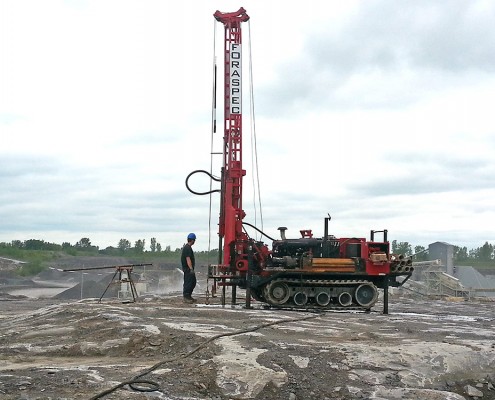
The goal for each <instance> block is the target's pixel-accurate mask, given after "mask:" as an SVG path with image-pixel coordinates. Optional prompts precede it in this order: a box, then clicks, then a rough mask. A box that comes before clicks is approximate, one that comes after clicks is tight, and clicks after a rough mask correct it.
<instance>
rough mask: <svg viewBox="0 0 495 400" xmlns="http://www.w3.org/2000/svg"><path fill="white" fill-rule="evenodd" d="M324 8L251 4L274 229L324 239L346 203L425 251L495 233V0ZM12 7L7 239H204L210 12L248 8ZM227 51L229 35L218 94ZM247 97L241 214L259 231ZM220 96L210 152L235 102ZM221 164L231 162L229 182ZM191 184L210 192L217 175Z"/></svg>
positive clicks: (0, 99)
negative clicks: (198, 172)
mask: <svg viewBox="0 0 495 400" xmlns="http://www.w3.org/2000/svg"><path fill="white" fill-rule="evenodd" d="M311 5H312V6H311V7H302V6H301V5H300V4H297V3H294V4H293V3H290V4H289V3H287V2H282V1H273V2H270V3H266V2H265V3H263V4H261V3H259V2H255V1H251V0H246V2H245V3H244V7H245V8H246V9H247V11H248V13H249V15H250V16H251V20H250V22H249V24H244V25H243V29H244V30H243V34H244V43H245V45H248V44H249V38H250V39H251V42H252V50H253V73H254V82H253V83H254V93H255V100H256V102H255V105H256V108H255V111H256V117H257V119H256V130H257V148H258V151H259V159H258V161H259V167H260V185H261V196H262V203H263V205H264V209H263V216H264V220H265V221H264V229H265V230H266V232H267V233H268V234H269V235H271V236H273V237H276V236H278V232H277V231H276V228H277V227H278V226H287V227H289V231H288V234H289V235H291V236H292V237H293V236H296V235H297V232H298V230H299V229H308V228H312V229H314V231H315V233H316V234H317V235H321V234H322V231H323V218H324V217H325V216H326V213H327V212H330V213H331V214H332V217H333V220H332V227H333V228H334V229H335V230H334V232H333V233H334V234H335V235H337V236H360V237H361V236H367V235H368V234H369V230H370V229H383V228H387V229H389V232H390V238H391V239H394V238H396V239H399V240H401V241H409V242H411V243H412V244H421V245H427V244H428V243H429V242H431V241H436V240H442V241H447V242H452V243H454V244H458V245H469V246H472V247H476V246H479V245H482V244H483V243H484V241H486V240H489V241H490V240H492V241H493V240H495V238H494V235H493V233H492V232H493V231H492V227H491V225H490V224H489V221H491V220H493V218H492V217H493V214H494V213H495V208H494V206H493V205H492V204H491V203H490V201H489V200H488V199H490V198H493V193H492V190H493V188H494V187H495V185H494V183H495V182H494V176H495V174H494V172H495V171H494V167H493V165H494V164H493V161H492V155H493V153H494V151H495V140H494V139H493V138H494V137H495V135H494V132H493V124H492V116H491V114H492V110H491V108H492V104H493V103H494V100H495V99H494V94H493V93H495V75H494V69H493V65H494V63H493V61H494V60H493V51H492V43H493V38H494V36H495V29H494V28H493V26H492V25H493V24H492V23H491V21H492V20H493V16H494V13H495V7H494V6H493V3H492V2H490V1H483V0H479V1H461V0H459V1H453V2H451V3H449V5H445V4H444V3H443V2H436V1H434V2H431V1H427V2H425V1H418V2H414V3H408V4H406V5H405V4H402V3H401V4H400V5H399V4H398V3H397V4H395V3H393V4H392V3H390V2H383V1H376V2H364V1H353V2H328V1H317V2H313V3H312V4H311ZM1 7H2V9H1V10H0V14H1V18H2V20H1V23H0V25H1V27H0V29H1V35H0V37H1V41H0V86H1V87H0V89H1V90H0V138H1V141H2V143H1V147H0V167H1V168H0V186H1V188H2V193H1V194H0V219H1V221H2V226H1V227H0V241H10V240H13V239H20V240H26V239H30V238H40V239H44V240H47V241H53V242H57V243H61V242H62V241H70V242H72V243H75V242H76V241H78V240H79V239H80V238H81V237H90V239H91V240H92V242H93V244H96V245H99V246H100V247H106V246H110V245H113V246H116V245H117V243H118V240H119V239H121V238H127V239H129V240H130V241H131V242H134V241H135V240H138V239H146V240H147V242H148V244H149V239H150V238H151V237H156V238H157V240H158V241H159V242H160V243H162V245H163V246H166V245H171V247H172V248H175V247H179V246H180V245H182V243H183V241H184V240H183V237H184V236H185V234H187V233H188V232H190V231H195V232H196V233H197V234H198V236H199V237H200V238H202V239H203V240H199V241H198V248H199V249H204V248H206V243H207V240H206V238H207V237H208V225H209V222H208V218H209V200H208V197H207V196H203V197H196V196H194V195H192V194H190V193H189V192H187V190H186V189H185V185H184V180H185V177H186V175H187V174H188V173H189V172H190V171H192V170H194V169H206V170H209V167H210V154H209V153H210V150H211V148H210V135H211V133H210V130H211V103H212V99H211V97H212V96H211V95H212V67H213V65H212V64H213V36H214V26H215V25H214V19H213V16H212V15H213V13H214V12H215V10H216V9H219V10H221V11H235V10H236V9H237V8H238V6H237V5H233V4H232V2H231V1H226V0H225V1H220V2H217V3H215V4H214V5H212V4H209V3H207V2H202V1H194V0H188V1H183V2H180V3H177V2H175V3H174V2H163V1H147V2H138V1H105V2H98V1H54V0H53V1H48V2H37V1H28V2H22V3H19V2H15V1H13V0H12V1H10V0H8V1H4V2H2V3H1ZM212 7H213V8H212ZM216 34H217V37H218V38H219V39H220V38H221V37H222V35H223V27H222V26H219V25H217V27H216ZM246 48H248V46H245V49H246ZM220 53H221V43H220V42H217V54H218V57H219V58H218V65H219V71H220V72H219V77H218V82H219V88H218V92H219V93H221V92H222V90H221V89H220V88H221V83H222V78H221V54H220ZM245 54H247V52H245ZM246 58H247V57H246ZM247 73H248V68H247V66H245V67H244V74H245V75H244V77H245V88H247V87H248V86H247ZM245 92H247V89H245ZM244 104H245V105H246V106H245V107H246V108H245V116H246V117H245V124H244V126H245V131H244V148H245V150H246V153H245V155H244V167H245V168H246V169H247V170H248V174H247V176H246V178H245V181H244V182H245V190H244V195H245V197H244V208H245V209H246V212H247V218H246V221H248V222H251V223H253V222H256V223H257V224H260V221H259V217H260V215H259V214H255V213H254V209H253V205H252V203H253V197H256V196H255V195H254V194H253V189H252V188H251V185H252V174H253V166H252V165H251V156H250V155H249V153H248V149H249V146H250V145H249V139H248V137H249V118H248V113H247V104H248V103H247V99H246V100H245V103H244ZM217 109H218V115H217V123H218V129H217V133H216V135H215V139H214V140H215V141H214V146H213V151H219V150H220V149H221V137H222V127H221V123H222V116H221V110H222V104H221V101H220V102H219V103H218V104H217ZM220 164H221V158H220V157H219V156H214V163H213V165H214V169H213V172H214V174H215V175H219V173H220ZM192 183H193V184H194V187H195V188H198V190H205V188H208V186H209V183H208V181H207V179H206V176H196V177H194V178H193V179H192ZM213 197H214V203H213V208H212V222H211V227H212V231H213V232H212V246H213V247H216V245H217V239H216V233H215V231H216V226H217V219H218V209H217V207H218V195H214V196H213Z"/></svg>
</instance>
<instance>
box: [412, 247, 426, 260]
mask: <svg viewBox="0 0 495 400" xmlns="http://www.w3.org/2000/svg"><path fill="white" fill-rule="evenodd" d="M414 258H415V261H426V260H427V259H428V249H426V248H425V247H424V246H414Z"/></svg>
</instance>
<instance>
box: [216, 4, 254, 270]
mask: <svg viewBox="0 0 495 400" xmlns="http://www.w3.org/2000/svg"><path fill="white" fill-rule="evenodd" d="M214 17H215V19H216V20H217V21H219V22H221V23H222V24H223V25H224V28H225V37H224V48H223V51H224V71H225V72H224V99H225V103H224V149H223V156H224V159H223V167H222V178H221V187H222V188H221V200H220V201H221V204H220V217H219V232H218V233H219V240H220V248H222V240H223V267H224V268H229V267H230V269H237V270H240V271H243V270H244V271H245V270H247V261H246V260H247V257H246V243H247V240H248V237H247V235H246V234H245V233H244V232H243V230H242V220H243V219H244V217H245V215H246V214H245V212H244V210H243V209H242V178H243V176H244V175H246V170H244V169H243V168H242V33H241V23H242V22H246V21H248V20H249V16H248V15H247V14H246V10H244V8H240V9H239V10H238V11H236V12H232V13H222V12H220V11H216V12H215V14H214Z"/></svg>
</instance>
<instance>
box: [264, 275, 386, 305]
mask: <svg viewBox="0 0 495 400" xmlns="http://www.w3.org/2000/svg"><path fill="white" fill-rule="evenodd" d="M273 283H286V284H288V285H289V287H297V286H298V285H299V286H300V287H302V288H306V287H322V286H323V287H332V286H347V285H348V286H350V287H354V288H355V287H357V286H359V285H361V284H363V283H370V284H372V285H373V286H375V285H374V284H373V282H370V281H367V280H355V279H335V280H326V279H307V280H306V279H304V280H302V281H301V280H300V279H296V278H293V279H284V278H280V279H275V280H273V281H271V282H270V283H269V284H268V285H271V284H273ZM263 297H264V302H265V303H267V304H268V305H269V306H270V307H272V308H277V309H290V310H346V311H347V310H351V311H356V310H357V311H369V310H370V309H371V307H373V306H374V305H375V304H376V302H375V303H373V304H372V305H371V306H368V307H363V306H359V305H351V306H341V305H337V304H329V305H327V306H320V305H318V304H305V305H304V306H297V305H295V304H294V303H292V302H290V301H288V302H287V303H285V304H272V303H271V302H270V301H269V300H268V299H267V298H266V296H263Z"/></svg>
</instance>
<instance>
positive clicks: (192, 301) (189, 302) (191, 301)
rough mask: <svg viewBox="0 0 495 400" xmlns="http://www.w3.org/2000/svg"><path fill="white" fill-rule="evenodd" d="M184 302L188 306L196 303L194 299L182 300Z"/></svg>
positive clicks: (185, 298)
mask: <svg viewBox="0 0 495 400" xmlns="http://www.w3.org/2000/svg"><path fill="white" fill-rule="evenodd" d="M182 302H183V303H187V304H192V303H194V299H193V298H192V297H184V298H183V299H182Z"/></svg>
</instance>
